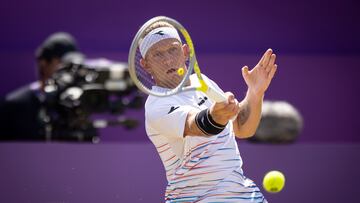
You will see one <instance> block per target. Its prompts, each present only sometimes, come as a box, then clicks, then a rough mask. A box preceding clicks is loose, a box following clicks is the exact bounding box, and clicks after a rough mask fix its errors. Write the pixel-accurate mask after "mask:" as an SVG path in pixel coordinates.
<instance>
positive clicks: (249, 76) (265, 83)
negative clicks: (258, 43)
mask: <svg viewBox="0 0 360 203" xmlns="http://www.w3.org/2000/svg"><path fill="white" fill-rule="evenodd" d="M275 59H276V55H275V54H274V53H273V51H272V50H271V49H268V50H267V51H266V52H265V53H264V55H263V56H262V58H261V59H260V61H259V63H258V64H257V65H256V66H255V67H254V68H253V69H252V70H251V71H249V68H248V67H247V66H244V67H243V68H242V75H243V77H244V80H245V82H246V84H247V86H248V88H249V91H250V92H251V93H253V94H255V95H263V94H264V93H265V91H266V90H267V88H268V87H269V85H270V82H271V80H272V78H273V77H274V75H275V72H276V70H277V65H276V64H275Z"/></svg>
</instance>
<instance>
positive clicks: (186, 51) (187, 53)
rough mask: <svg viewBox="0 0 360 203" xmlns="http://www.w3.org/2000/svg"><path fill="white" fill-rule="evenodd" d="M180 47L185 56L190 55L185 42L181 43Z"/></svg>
mask: <svg viewBox="0 0 360 203" xmlns="http://www.w3.org/2000/svg"><path fill="white" fill-rule="evenodd" d="M182 49H183V53H184V55H185V58H188V57H189V55H190V49H189V46H188V45H187V44H183V45H182Z"/></svg>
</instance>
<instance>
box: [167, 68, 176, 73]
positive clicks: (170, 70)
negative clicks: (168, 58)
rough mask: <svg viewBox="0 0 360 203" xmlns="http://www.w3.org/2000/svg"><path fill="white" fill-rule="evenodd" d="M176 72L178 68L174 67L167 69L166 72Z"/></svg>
mask: <svg viewBox="0 0 360 203" xmlns="http://www.w3.org/2000/svg"><path fill="white" fill-rule="evenodd" d="M174 72H176V70H175V69H174V68H170V69H169V70H167V71H166V74H172V73H174Z"/></svg>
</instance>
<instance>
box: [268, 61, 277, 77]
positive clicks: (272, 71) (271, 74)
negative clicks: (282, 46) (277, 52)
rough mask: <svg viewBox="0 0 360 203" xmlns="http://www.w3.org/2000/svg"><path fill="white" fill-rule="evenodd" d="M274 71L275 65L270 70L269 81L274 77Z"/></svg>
mask: <svg viewBox="0 0 360 203" xmlns="http://www.w3.org/2000/svg"><path fill="white" fill-rule="evenodd" d="M276 70H277V65H276V64H275V65H274V67H273V68H272V69H271V70H270V73H269V76H268V77H269V79H270V80H271V79H272V78H273V77H274V75H275V73H276Z"/></svg>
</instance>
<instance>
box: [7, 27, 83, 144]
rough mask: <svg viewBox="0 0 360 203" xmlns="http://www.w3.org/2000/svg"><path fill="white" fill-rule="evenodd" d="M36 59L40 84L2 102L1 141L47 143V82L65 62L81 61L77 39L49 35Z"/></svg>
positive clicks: (33, 84)
mask: <svg viewBox="0 0 360 203" xmlns="http://www.w3.org/2000/svg"><path fill="white" fill-rule="evenodd" d="M35 56H36V63H37V72H38V77H39V81H35V82H33V83H31V84H28V85H26V86H24V87H21V88H19V89H17V90H15V91H13V92H10V93H9V94H7V95H6V98H5V99H4V100H5V101H2V102H1V105H0V108H1V109H0V113H1V121H0V122H1V123H0V140H44V139H45V138H44V136H45V135H44V133H43V129H42V128H43V126H42V123H41V122H42V121H41V115H40V114H41V113H42V112H41V108H42V105H43V102H44V99H45V96H44V86H45V82H46V81H47V80H48V79H49V78H50V77H51V76H52V74H53V73H54V72H55V71H56V70H57V69H58V67H59V66H60V64H61V63H62V60H64V59H65V60H68V61H69V60H78V61H79V60H80V61H81V60H82V54H81V53H79V52H78V48H77V45H76V42H75V40H74V38H73V37H72V36H71V35H70V34H68V33H63V32H58V33H54V34H52V35H50V36H49V37H48V38H47V39H46V40H45V41H44V42H43V43H42V44H41V45H40V46H39V47H38V48H37V50H36V52H35Z"/></svg>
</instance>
